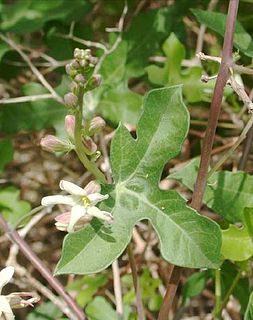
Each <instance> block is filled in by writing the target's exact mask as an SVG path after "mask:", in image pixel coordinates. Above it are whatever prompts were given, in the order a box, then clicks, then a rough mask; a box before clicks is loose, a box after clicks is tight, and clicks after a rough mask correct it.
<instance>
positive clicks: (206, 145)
mask: <svg viewBox="0 0 253 320" xmlns="http://www.w3.org/2000/svg"><path fill="white" fill-rule="evenodd" d="M238 4H239V0H230V2H229V8H228V16H227V22H226V32H225V36H224V45H223V50H222V59H221V64H220V69H219V73H218V77H217V81H216V83H215V88H214V93H213V98H212V103H211V108H210V116H209V119H208V125H207V130H206V134H205V138H204V141H203V148H202V152H201V160H200V167H199V171H198V177H197V181H196V184H195V188H194V192H193V196H192V202H191V207H192V208H194V209H196V210H199V209H200V208H201V205H202V199H203V195H204V190H205V186H206V180H207V171H208V166H209V162H210V158H211V151H212V147H213V141H214V135H215V131H216V127H217V123H218V118H219V115H220V109H221V101H222V97H223V90H224V87H225V85H226V83H227V80H228V78H229V68H230V67H231V66H232V64H233V60H232V48H233V34H234V28H235V21H236V15H237V10H238Z"/></svg>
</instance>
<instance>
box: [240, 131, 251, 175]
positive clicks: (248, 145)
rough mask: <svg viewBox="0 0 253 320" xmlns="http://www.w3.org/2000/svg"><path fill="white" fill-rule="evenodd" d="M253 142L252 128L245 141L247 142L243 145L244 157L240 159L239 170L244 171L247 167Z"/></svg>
mask: <svg viewBox="0 0 253 320" xmlns="http://www.w3.org/2000/svg"><path fill="white" fill-rule="evenodd" d="M252 141H253V127H251V128H250V130H249V132H248V134H247V138H246V140H245V142H244V144H243V152H242V157H241V159H240V162H239V166H238V169H239V170H244V169H245V167H246V163H247V160H248V156H249V154H250V149H251V145H252Z"/></svg>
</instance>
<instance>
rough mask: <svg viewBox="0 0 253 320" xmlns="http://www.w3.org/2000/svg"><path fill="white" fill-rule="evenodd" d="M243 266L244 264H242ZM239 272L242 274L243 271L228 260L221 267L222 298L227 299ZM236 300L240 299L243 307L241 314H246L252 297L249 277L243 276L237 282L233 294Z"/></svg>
mask: <svg viewBox="0 0 253 320" xmlns="http://www.w3.org/2000/svg"><path fill="white" fill-rule="evenodd" d="M240 264H242V263H240ZM238 272H242V269H239V268H238V265H236V264H233V263H232V262H230V261H228V260H226V261H225V262H224V263H223V264H222V266H221V292H222V294H221V296H222V298H224V297H225V295H226V293H227V292H228V290H229V288H230V287H231V285H232V284H233V282H234V280H235V277H236V276H237V275H238ZM231 294H232V295H233V296H234V297H235V298H236V299H238V301H239V303H240V305H241V310H240V311H241V314H243V313H244V311H245V310H246V307H247V303H248V299H249V295H250V284H249V279H248V278H247V277H243V276H241V278H240V280H239V281H238V282H237V284H236V286H235V287H234V290H233V291H232V293H231Z"/></svg>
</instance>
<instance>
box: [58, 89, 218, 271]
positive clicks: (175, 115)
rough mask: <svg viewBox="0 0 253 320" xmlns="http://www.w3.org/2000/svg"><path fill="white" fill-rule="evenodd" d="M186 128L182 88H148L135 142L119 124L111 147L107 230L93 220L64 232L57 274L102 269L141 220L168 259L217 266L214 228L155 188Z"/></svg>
mask: <svg viewBox="0 0 253 320" xmlns="http://www.w3.org/2000/svg"><path fill="white" fill-rule="evenodd" d="M188 127H189V114H188V112H187V109H186V107H185V105H184V104H183V102H182V96H181V86H175V87H170V88H163V89H156V90H152V91H151V92H150V93H149V94H148V95H147V96H146V97H145V99H144V110H143V114H142V116H141V118H140V120H139V123H138V126H137V139H133V138H132V136H131V135H130V133H129V132H128V130H127V129H126V128H125V127H124V126H122V125H120V126H119V128H118V129H117V132H116V134H115V137H114V139H113V141H112V145H111V164H112V172H113V178H114V183H115V185H114V190H113V191H111V193H110V196H111V199H110V200H109V202H107V205H108V206H109V207H111V208H112V214H113V217H114V221H113V223H112V224H111V225H109V226H108V225H106V224H102V223H101V222H100V221H98V220H95V219H94V220H93V221H92V222H91V224H90V225H89V226H88V227H86V228H84V229H82V230H80V231H78V232H75V233H73V234H69V235H68V236H67V237H66V238H65V240H64V245H63V254H62V257H61V260H60V262H59V264H58V266H57V269H56V273H57V274H61V273H77V274H82V273H92V272H98V271H101V270H102V269H104V268H106V267H107V266H109V265H110V264H111V263H112V262H113V261H114V260H115V259H116V258H117V257H118V256H119V255H120V254H121V253H122V252H123V251H124V250H125V248H126V246H127V244H128V243H129V241H130V239H131V235H132V230H133V227H134V226H135V224H136V223H137V222H138V221H140V220H144V219H147V220H149V221H150V222H151V223H152V225H153V227H154V229H155V230H156V232H157V234H158V237H159V240H160V245H161V253H162V255H163V257H164V258H165V259H166V260H167V261H169V262H171V263H173V264H176V265H180V266H186V267H193V268H200V267H210V268H215V267H217V266H218V265H219V263H220V246H221V234H220V229H219V226H218V225H217V224H216V223H214V222H213V221H211V220H209V219H208V218H206V217H203V216H200V215H199V214H198V213H197V212H196V211H195V210H193V209H191V208H189V207H187V205H186V202H185V200H184V199H183V198H182V197H181V196H180V195H179V194H178V193H177V192H175V191H166V192H165V191H162V190H160V189H159V187H158V182H159V180H160V177H161V173H162V170H163V167H164V165H165V164H166V162H167V161H168V160H170V159H172V158H173V157H175V156H176V155H177V154H178V153H179V152H180V149H181V146H182V143H183V141H184V139H185V137H186V134H187V131H188Z"/></svg>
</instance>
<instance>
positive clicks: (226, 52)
mask: <svg viewBox="0 0 253 320" xmlns="http://www.w3.org/2000/svg"><path fill="white" fill-rule="evenodd" d="M238 5H239V0H230V1H229V7H228V15H227V21H226V31H225V36H224V44H223V49H222V59H221V65H220V69H219V73H218V76H217V80H216V83H215V88H214V93H213V98H212V102H211V108H210V117H209V119H208V124H207V130H206V134H205V138H204V142H203V149H202V152H201V161H200V168H199V171H198V177H197V181H196V184H195V188H194V191H193V195H192V202H191V205H190V206H191V207H192V208H193V209H196V210H199V209H200V208H201V205H202V200H203V195H204V190H205V187H206V181H207V171H208V166H209V162H210V158H211V151H212V147H213V141H214V136H215V131H216V127H217V123H218V118H219V114H220V109H221V101H222V97H223V90H224V87H225V85H226V82H227V80H228V77H229V69H230V67H231V66H232V64H233V60H232V48H233V34H234V29H235V22H236V16H237V10H238ZM180 274H181V268H180V267H177V266H175V267H174V270H173V274H172V276H171V279H170V283H169V285H168V287H167V289H166V294H165V297H164V301H163V304H162V308H161V310H160V313H162V316H161V317H160V318H159V320H167V319H168V314H169V309H170V306H171V305H172V302H173V299H174V296H175V293H174V295H173V294H172V295H170V292H171V290H172V288H173V287H174V292H176V290H177V286H178V283H176V281H175V280H177V279H178V278H179V277H180ZM178 281H179V280H178ZM165 299H166V302H165ZM166 304H169V307H167V308H166Z"/></svg>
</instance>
